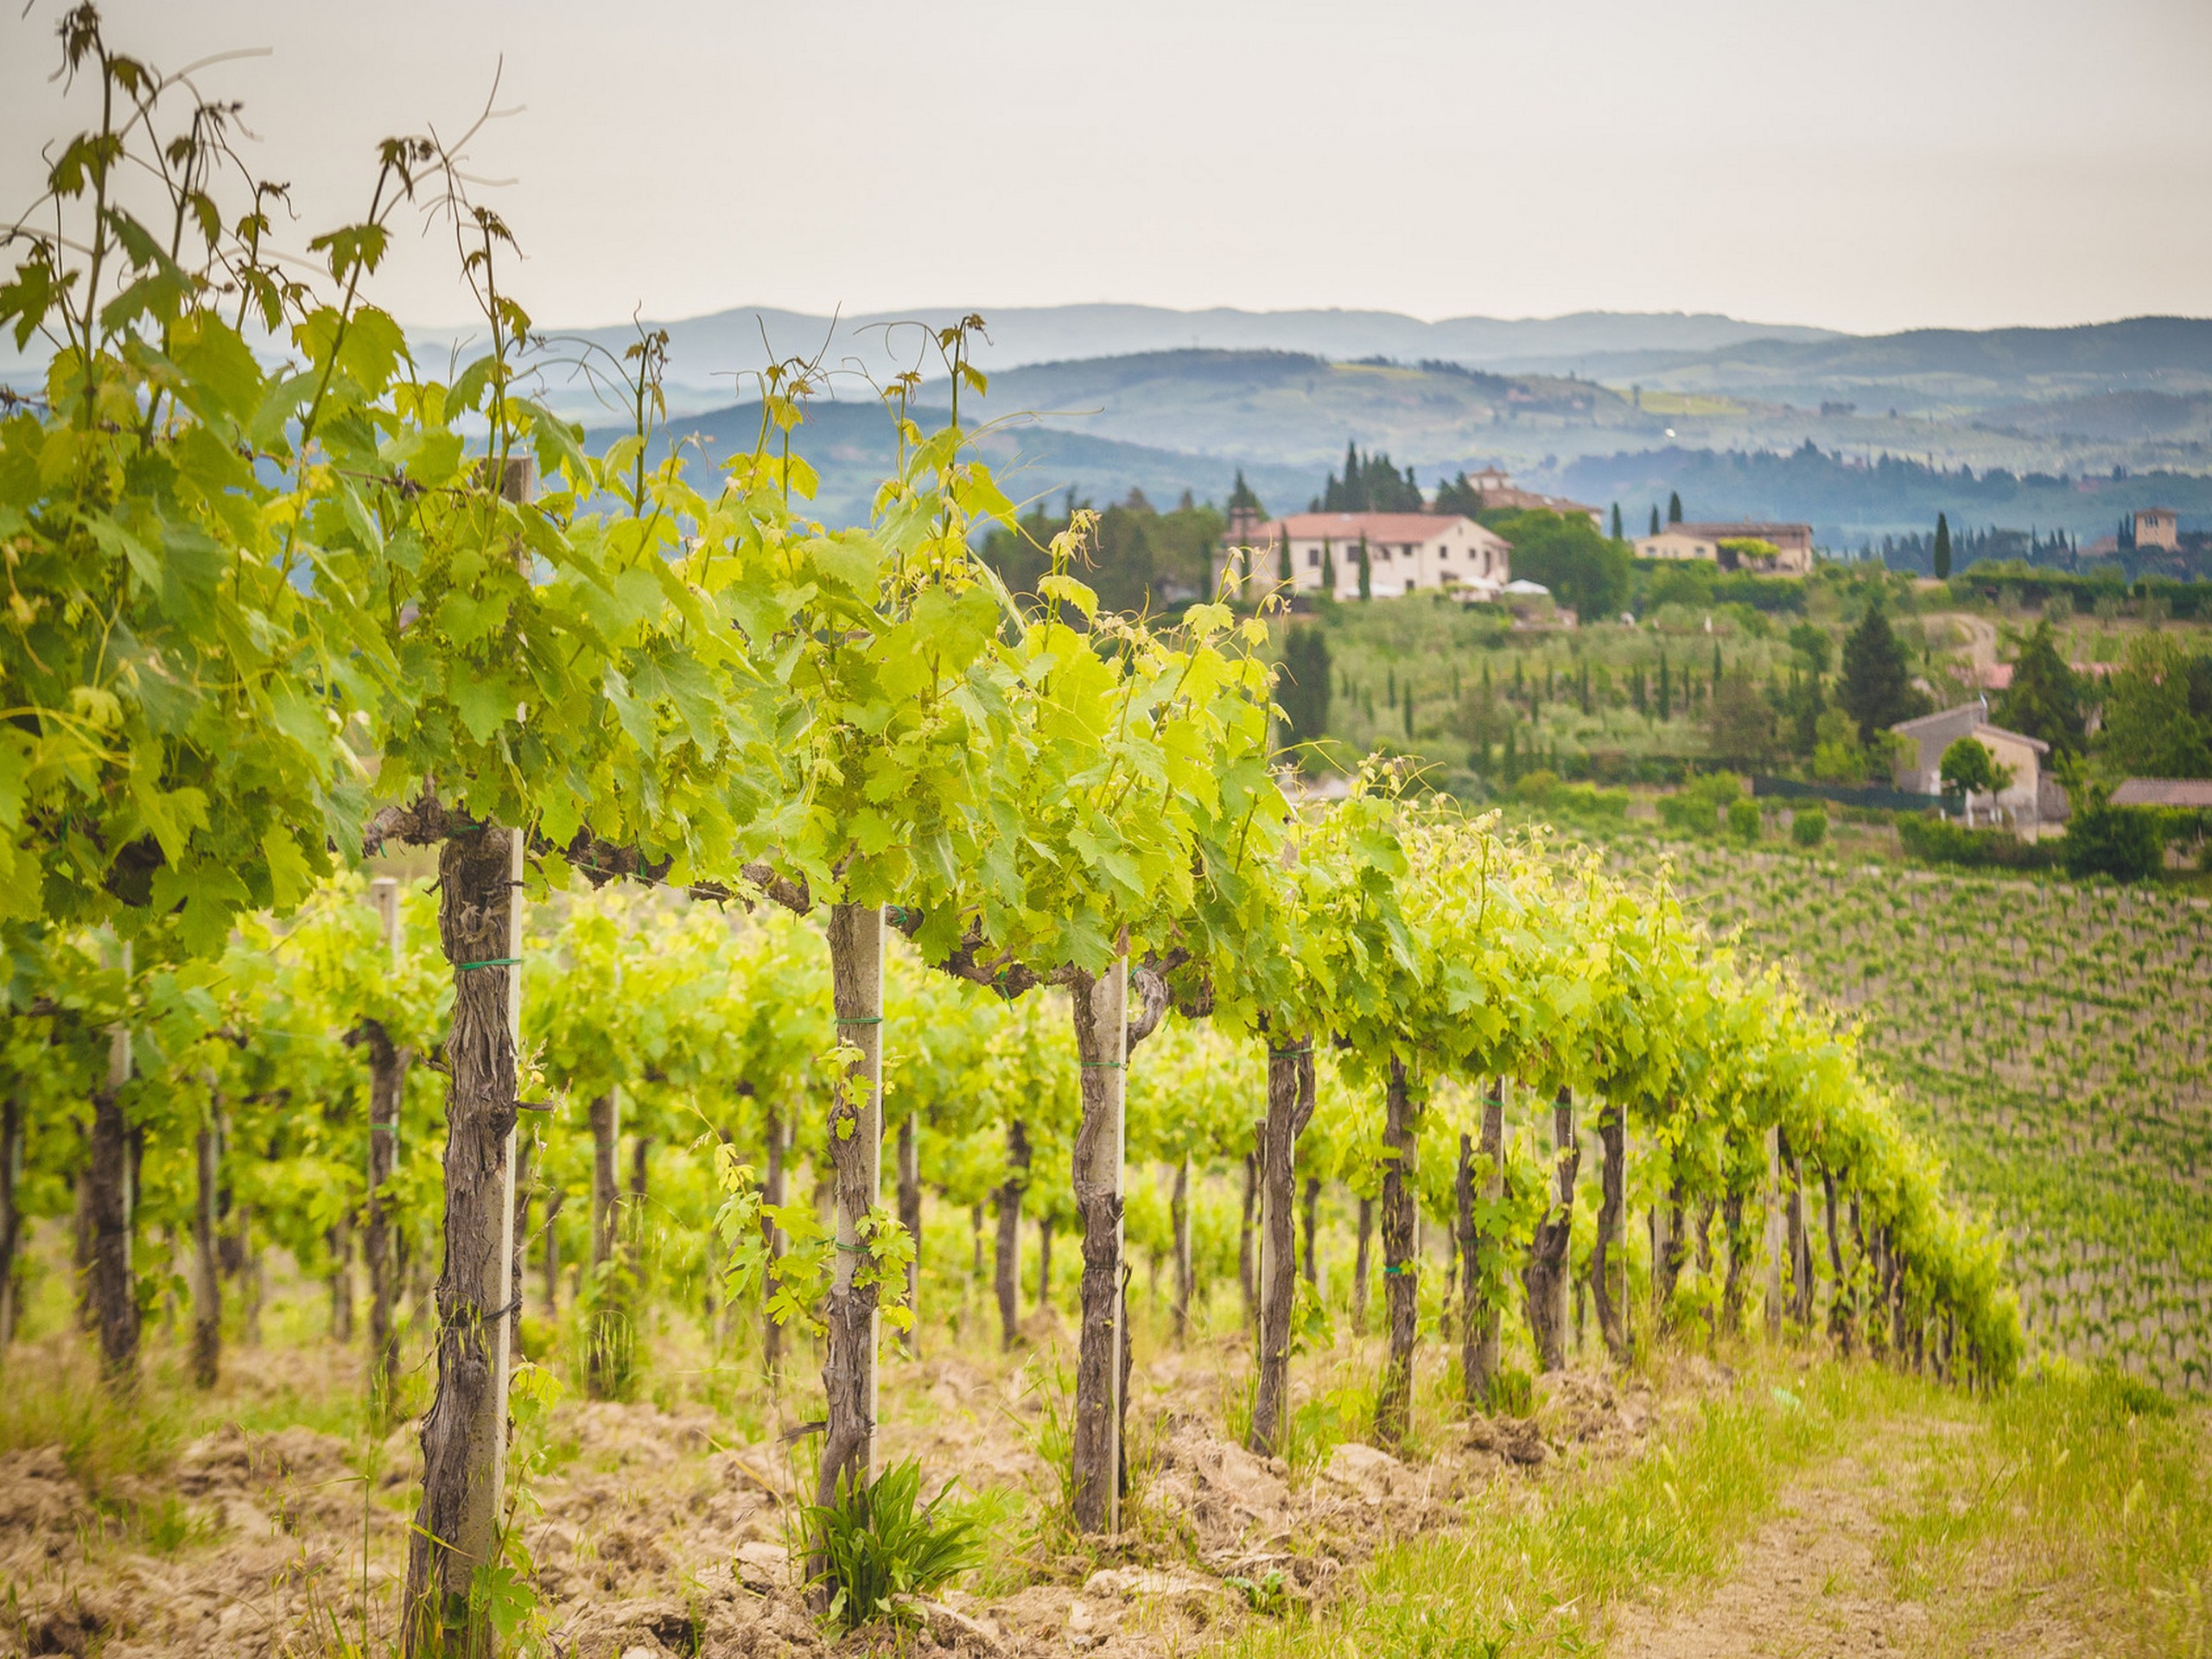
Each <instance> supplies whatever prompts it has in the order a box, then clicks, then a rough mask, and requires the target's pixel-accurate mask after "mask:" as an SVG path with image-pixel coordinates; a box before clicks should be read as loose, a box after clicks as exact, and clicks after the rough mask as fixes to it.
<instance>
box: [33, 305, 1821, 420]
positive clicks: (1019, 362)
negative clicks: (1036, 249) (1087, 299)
mask: <svg viewBox="0 0 2212 1659" xmlns="http://www.w3.org/2000/svg"><path fill="white" fill-rule="evenodd" d="M976 310H980V311H981V312H982V315H983V317H984V319H985V322H986V329H985V332H984V334H983V336H982V338H980V339H979V340H977V342H976V362H977V363H978V364H979V365H981V366H982V367H983V368H984V369H985V370H987V371H989V372H994V373H996V372H1002V371H1004V370H1007V369H1014V368H1020V367H1023V366H1025V365H1029V364H1034V363H1049V362H1059V361H1065V360H1067V359H1080V358H1104V357H1128V356H1133V355H1139V354H1146V353H1160V352H1174V351H1185V350H1192V349H1199V350H1209V351H1224V352H1294V353H1305V354H1308V355H1312V356H1319V357H1325V358H1332V359H1346V360H1350V359H1357V358H1363V357H1376V356H1381V357H1387V358H1391V359H1399V360H1402V361H1405V362H1408V363H1414V362H1419V361H1421V360H1422V359H1438V360H1442V361H1449V362H1454V363H1459V364H1465V365H1478V366H1483V367H1487V368H1491V369H1500V370H1505V371H1509V372H1510V371H1512V370H1515V369H1516V368H1520V367H1530V366H1537V365H1554V364H1557V365H1561V366H1560V372H1566V370H1565V366H1564V365H1566V364H1567V363H1568V362H1569V360H1571V359H1576V358H1578V357H1588V356H1595V355H1598V354H1601V353H1602V354H1613V355H1618V354H1619V353H1637V352H1665V353H1699V352H1712V351H1717V350H1720V349H1722V348H1725V347H1727V346H1733V345H1736V344H1738V343H1739V342H1742V341H1745V340H1755V339H1771V340H1791V341H1802V342H1812V341H1817V340H1826V339H1830V338H1833V337H1834V336H1832V335H1831V334H1830V333H1829V331H1827V330H1826V329H1821V328H1808V327H1797V326H1795V325H1789V324H1768V323H1758V322H1745V321H1740V320H1738V319H1737V318H1734V317H1724V316H1717V315H1685V314H1683V313H1680V312H1660V313H1641V312H1611V311H1595V312H1583V313H1580V314H1577V315H1571V316H1563V317H1541V318H1537V317H1530V318H1519V319H1512V320H1507V319H1501V318H1494V317H1452V318H1447V319H1446V320H1445V321H1440V322H1426V321H1422V320H1421V319H1420V318H1417V317H1408V316H1404V315H1400V314H1399V313H1396V312H1392V311H1342V310H1313V311H1243V310H1237V309H1236V308H1231V307H1217V308H1214V309H1211V310H1205V311H1175V310H1170V309H1168V308H1165V307H1162V306H1152V305H1056V306H1036V307H1027V308H1025V307H1013V308H993V307H989V306H983V307H974V306H962V307H948V306H918V307H916V308H912V309H910V310H904V311H886V312H877V313H870V314H864V315H853V316H840V317H828V316H817V315H808V314H805V313H802V312H797V311H785V310H779V309H776V308H772V307H766V306H737V307H734V308H731V309H729V310H727V311H717V312H715V313H713V314H712V315H708V316H702V317H687V318H682V319H678V320H676V321H652V320H647V321H644V322H642V323H639V324H632V323H628V322H623V323H617V324H613V325H609V326H607V327H582V328H552V329H549V330H548V334H549V335H550V337H552V338H553V339H555V340H557V341H560V342H565V343H567V344H568V345H569V346H570V348H571V349H574V348H575V347H576V346H597V347H601V348H604V349H607V350H611V351H613V352H615V353H620V351H621V349H622V348H623V347H624V346H626V345H628V344H629V343H630V342H631V341H632V340H635V339H636V338H637V330H638V328H639V327H644V328H646V329H659V328H664V329H666V330H667V331H668V334H669V391H670V393H671V407H672V408H677V409H681V410H685V411H691V410H702V409H708V408H712V407H714V406H715V405H717V404H721V403H725V402H727V401H728V398H729V397H730V395H731V391H732V387H733V384H734V378H735V377H738V376H741V375H743V374H745V373H747V372H753V371H756V370H758V369H759V368H760V366H761V365H764V364H766V363H770V362H777V361H781V360H784V359H789V358H794V357H798V358H806V359H813V358H815V357H817V355H818V356H819V357H820V359H821V360H822V361H823V364H824V365H827V366H829V368H831V369H833V370H842V371H844V372H848V373H849V374H850V375H851V376H852V377H853V378H854V380H855V383H857V382H858V381H859V380H860V379H861V378H862V377H868V378H874V379H875V380H877V381H879V382H880V381H885V380H888V379H889V378H891V377H892V376H893V375H895V374H898V373H900V372H904V371H906V370H907V369H910V368H914V367H917V366H918V367H919V368H921V369H922V370H923V371H924V372H925V373H941V372H942V365H941V364H940V363H939V362H938V359H937V357H936V354H935V352H934V349H933V348H931V346H929V344H928V340H927V337H926V334H925V330H926V329H935V328H942V327H949V326H950V325H951V324H953V323H957V322H958V321H960V320H961V319H962V318H963V317H964V316H966V315H969V313H970V312H971V311H976ZM916 325H919V326H916ZM410 334H411V337H412V338H413V339H415V340H416V342H417V343H418V345H419V346H428V347H433V348H435V350H436V352H437V353H439V354H440V355H442V354H443V353H444V352H445V351H446V350H448V348H449V347H450V346H451V343H452V341H453V340H454V338H456V336H455V335H454V334H453V332H452V331H448V330H427V329H426V330H415V331H410ZM7 366H8V365H7V363H6V360H5V359H4V358H0V375H4V374H5V373H6V372H7ZM554 390H555V391H556V394H558V395H559V396H560V397H563V398H569V399H571V400H572V401H573V402H574V404H575V406H574V407H573V408H572V409H570V410H569V411H568V412H570V413H576V414H582V411H583V406H582V401H581V399H580V398H577V397H575V396H574V393H573V391H572V389H570V388H568V387H566V386H563V385H556V387H555V388H554ZM738 390H740V391H743V390H744V388H743V387H742V386H741V385H740V386H739V387H738Z"/></svg>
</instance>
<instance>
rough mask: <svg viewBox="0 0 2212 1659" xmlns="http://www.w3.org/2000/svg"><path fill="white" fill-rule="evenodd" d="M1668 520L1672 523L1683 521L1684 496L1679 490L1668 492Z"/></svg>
mask: <svg viewBox="0 0 2212 1659" xmlns="http://www.w3.org/2000/svg"><path fill="white" fill-rule="evenodd" d="M1667 522H1668V523H1669V524H1681V522H1682V498H1681V493H1680V492H1678V491H1675V490H1669V491H1668V492H1667Z"/></svg>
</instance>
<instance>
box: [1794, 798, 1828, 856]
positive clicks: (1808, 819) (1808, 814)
mask: <svg viewBox="0 0 2212 1659" xmlns="http://www.w3.org/2000/svg"><path fill="white" fill-rule="evenodd" d="M1827 838H1828V810H1827V808H1826V807H1825V806H1801V807H1799V808H1798V809H1797V810H1796V813H1795V814H1794V815H1793V816H1792V817H1791V818H1790V820H1789V839H1790V840H1792V841H1794V842H1796V843H1797V844H1798V845H1799V846H1800V847H1817V846H1819V845H1820V844H1821V842H1824V841H1826V840H1827Z"/></svg>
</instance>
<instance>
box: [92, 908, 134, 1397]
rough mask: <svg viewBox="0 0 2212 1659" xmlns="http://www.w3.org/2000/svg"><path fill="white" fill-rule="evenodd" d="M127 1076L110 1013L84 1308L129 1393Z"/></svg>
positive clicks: (126, 959)
mask: <svg viewBox="0 0 2212 1659" xmlns="http://www.w3.org/2000/svg"><path fill="white" fill-rule="evenodd" d="M110 961H111V964H113V965H116V966H119V967H120V968H121V969H122V970H123V982H124V987H125V988H126V994H127V988H128V987H129V985H130V941H129V940H127V939H126V940H125V941H124V943H123V944H122V945H121V946H120V947H118V948H117V949H116V950H115V953H114V955H113V956H112V957H111V958H110ZM129 1082H130V1024H129V1022H128V1020H118V1021H117V1022H116V1024H115V1025H113V1026H112V1027H110V1028H109V1031H108V1047H107V1082H106V1085H105V1087H103V1088H101V1089H99V1090H97V1091H95V1093H94V1094H93V1096H92V1147H91V1152H92V1167H91V1171H90V1174H89V1181H88V1185H89V1190H90V1194H91V1198H92V1308H93V1312H94V1314H95V1317H96V1319H97V1321H98V1329H99V1342H100V1370H101V1373H102V1376H104V1377H105V1380H106V1383H107V1385H108V1386H109V1387H110V1388H111V1389H114V1390H115V1391H116V1392H118V1393H119V1394H128V1393H130V1391H131V1390H132V1389H134V1388H135V1387H136V1386H137V1379H138V1294H137V1285H136V1284H135V1282H134V1281H133V1278H132V1273H131V1262H130V1234H131V1214H130V1212H131V1209H132V1205H133V1203H134V1200H135V1199H136V1198H137V1194H136V1193H135V1192H132V1191H131V1190H130V1189H131V1168H130V1125H129V1123H128V1122H126V1120H125V1118H124V1110H123V1089H124V1084H127V1083H129Z"/></svg>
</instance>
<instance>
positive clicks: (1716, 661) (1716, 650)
mask: <svg viewBox="0 0 2212 1659" xmlns="http://www.w3.org/2000/svg"><path fill="white" fill-rule="evenodd" d="M1713 683H1714V684H1715V685H1718V684H1719V683H1720V642H1719V640H1718V639H1716V640H1714V641H1713Z"/></svg>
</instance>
